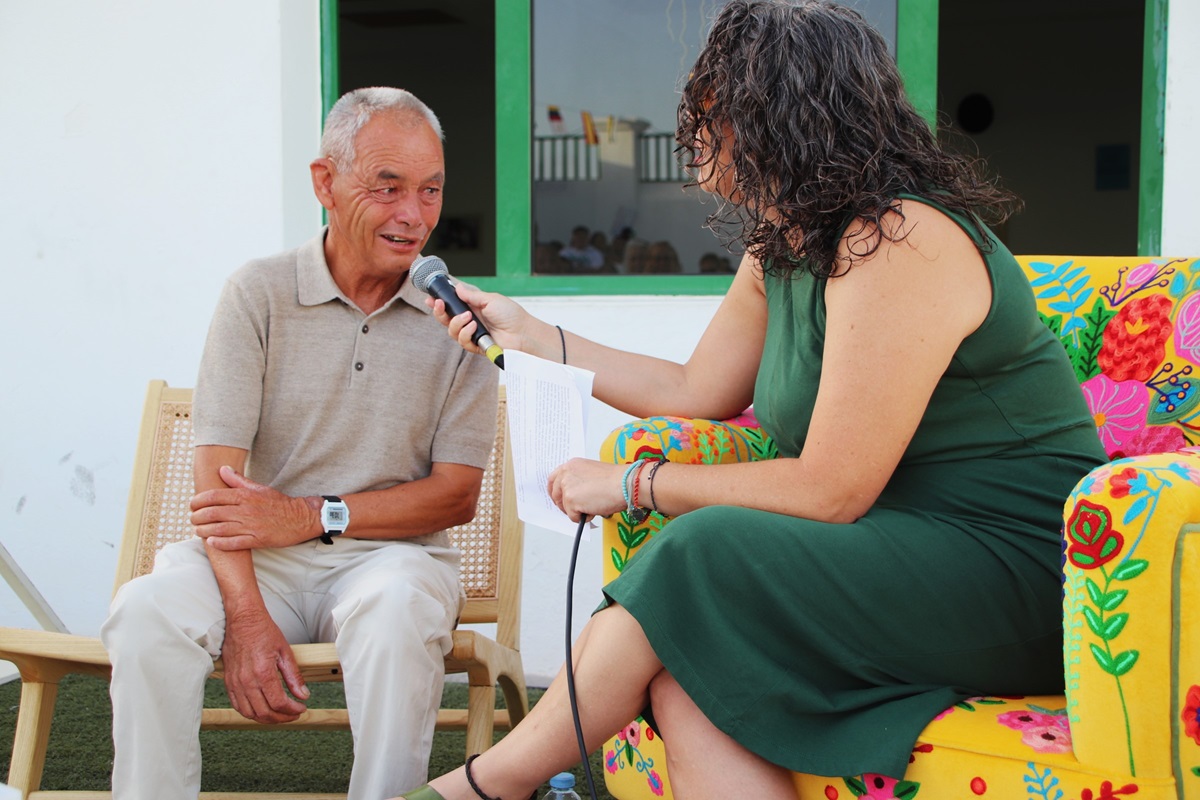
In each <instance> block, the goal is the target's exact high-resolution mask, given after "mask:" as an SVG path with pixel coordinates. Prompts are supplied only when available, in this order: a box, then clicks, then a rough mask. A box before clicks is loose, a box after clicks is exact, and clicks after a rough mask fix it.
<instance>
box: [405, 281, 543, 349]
mask: <svg viewBox="0 0 1200 800" xmlns="http://www.w3.org/2000/svg"><path fill="white" fill-rule="evenodd" d="M455 288H456V290H457V291H458V296H459V297H460V298H461V299H462V301H463V302H464V303H466V304H467V305H468V306H469V307H470V309H471V310H472V311H473V312H475V316H477V317H479V319H480V320H482V321H483V324H484V326H485V327H486V328H487V329H488V333H490V334H491V335H492V338H493V339H494V340H495V341H496V344H498V345H500V347H502V348H505V349H508V348H512V349H513V350H522V351H524V352H529V351H528V350H527V349H526V346H527V345H528V342H526V341H525V339H526V335H525V331H526V328H527V327H528V325H529V322H530V321H531V320H533V317H532V316H530V314H529V313H528V312H527V311H525V309H523V308H521V306H519V305H517V304H516V303H515V302H513V301H512V300H510V299H509V298H507V297H505V296H504V295H502V294H495V293H494V292H483V291H480V290H479V289H477V288H475V287H474V286H472V285H471V284H469V283H458V284H456V286H455ZM425 305H427V306H429V307H430V308H431V309H433V316H434V317H435V318H436V319H437V321H438V322H440V323H442V324H443V325H445V326H446V329H447V330H448V331H449V333H450V338H452V339H454V340H456V341H457V342H458V343H459V345H461V346H462V348H463V349H464V350H466V351H468V352H471V353H482V352H483V351H482V350H480V349H479V346H478V345H476V344H475V343H474V342H472V341H471V335H472V334H473V333H475V330H476V328H478V323H476V322H475V320H474V319H472V318H471V315H470V314H468V313H466V312H463V313H462V314H459V315H458V316H456V317H451V316H450V314H449V312H448V310H447V308H446V304H445V303H443V302H442V301H441V300H436V299H434V298H432V297H427V298H425Z"/></svg>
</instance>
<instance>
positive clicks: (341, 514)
mask: <svg viewBox="0 0 1200 800" xmlns="http://www.w3.org/2000/svg"><path fill="white" fill-rule="evenodd" d="M347 516H349V515H348V514H347V513H346V509H345V507H344V506H330V507H329V508H327V509H325V522H326V524H328V525H329V526H330V527H340V526H342V525H345V524H346V517H347Z"/></svg>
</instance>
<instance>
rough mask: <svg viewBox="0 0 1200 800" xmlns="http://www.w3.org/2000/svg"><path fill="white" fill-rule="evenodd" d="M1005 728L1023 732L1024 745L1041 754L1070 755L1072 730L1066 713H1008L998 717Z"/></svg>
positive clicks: (1028, 711) (1026, 711)
mask: <svg viewBox="0 0 1200 800" xmlns="http://www.w3.org/2000/svg"><path fill="white" fill-rule="evenodd" d="M996 721H997V722H999V723H1000V724H1001V725H1004V726H1005V727H1008V728H1012V729H1013V730H1017V731H1020V732H1021V742H1022V744H1025V745H1028V746H1029V747H1032V748H1033V749H1034V750H1036V751H1037V752H1039V753H1070V752H1071V729H1070V727H1069V726H1068V724H1067V717H1066V714H1065V713H1061V714H1060V713H1047V712H1044V711H1034V710H1032V709H1029V710H1025V711H1006V712H1004V713H1003V714H1000V715H998V716H997V717H996Z"/></svg>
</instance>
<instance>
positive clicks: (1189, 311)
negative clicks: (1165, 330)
mask: <svg viewBox="0 0 1200 800" xmlns="http://www.w3.org/2000/svg"><path fill="white" fill-rule="evenodd" d="M1175 352H1177V353H1179V355H1180V356H1182V357H1183V358H1186V359H1188V360H1189V361H1192V362H1194V363H1200V294H1196V293H1194V292H1193V293H1192V294H1190V295H1188V297H1187V299H1186V300H1184V301H1183V302H1182V303H1180V304H1179V308H1178V309H1176V311H1175Z"/></svg>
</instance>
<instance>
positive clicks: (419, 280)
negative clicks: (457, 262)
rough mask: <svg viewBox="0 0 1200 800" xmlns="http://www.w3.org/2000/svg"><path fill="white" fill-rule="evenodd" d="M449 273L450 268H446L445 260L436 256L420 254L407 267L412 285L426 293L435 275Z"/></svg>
mask: <svg viewBox="0 0 1200 800" xmlns="http://www.w3.org/2000/svg"><path fill="white" fill-rule="evenodd" d="M449 274H450V270H448V269H446V262H445V261H442V260H441V259H440V258H438V257H437V256H422V257H420V258H418V259H417V260H416V261H414V262H413V264H412V267H410V268H409V276H410V277H411V278H412V282H413V286H415V287H417V288H418V289H420V290H421V291H422V292H426V293H428V292H429V285H430V284H431V283H432V282H433V279H434V278H435V277H437V276H438V275H449Z"/></svg>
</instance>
